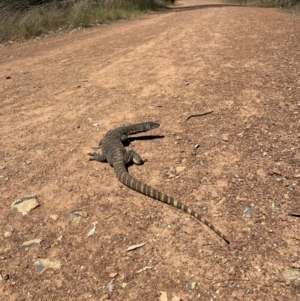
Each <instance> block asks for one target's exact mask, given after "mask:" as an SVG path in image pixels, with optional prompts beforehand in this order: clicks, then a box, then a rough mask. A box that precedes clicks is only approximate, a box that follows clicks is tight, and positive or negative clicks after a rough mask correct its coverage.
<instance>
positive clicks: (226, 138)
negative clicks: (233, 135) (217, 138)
mask: <svg viewBox="0 0 300 301" xmlns="http://www.w3.org/2000/svg"><path fill="white" fill-rule="evenodd" d="M221 139H222V140H223V141H228V140H229V135H228V134H223V135H222V136H221Z"/></svg>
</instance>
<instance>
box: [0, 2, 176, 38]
mask: <svg viewBox="0 0 300 301" xmlns="http://www.w3.org/2000/svg"><path fill="white" fill-rule="evenodd" d="M168 2H172V1H169V0H0V42H2V43H3V42H6V41H9V40H20V39H27V38H31V37H36V36H40V35H43V34H51V33H54V32H60V31H65V30H71V29H73V28H80V27H89V26H93V25H97V24H103V23H109V22H112V21H116V20H120V19H128V18H131V17H134V16H137V15H140V14H143V13H147V12H149V11H155V10H158V9H161V8H164V7H166V5H167V4H168Z"/></svg>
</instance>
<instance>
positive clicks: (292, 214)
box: [289, 213, 300, 217]
mask: <svg viewBox="0 0 300 301" xmlns="http://www.w3.org/2000/svg"><path fill="white" fill-rule="evenodd" d="M289 215H291V216H294V217H300V213H289Z"/></svg>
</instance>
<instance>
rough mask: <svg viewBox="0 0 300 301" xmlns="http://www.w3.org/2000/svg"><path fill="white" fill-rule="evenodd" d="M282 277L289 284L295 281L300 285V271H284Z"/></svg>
mask: <svg viewBox="0 0 300 301" xmlns="http://www.w3.org/2000/svg"><path fill="white" fill-rule="evenodd" d="M282 276H283V278H284V279H285V280H286V281H287V282H288V283H290V282H291V281H293V282H294V283H296V284H297V285H299V284H300V271H299V270H295V269H293V270H290V269H287V270H284V271H283V272H282Z"/></svg>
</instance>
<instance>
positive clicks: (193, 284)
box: [186, 281, 197, 291]
mask: <svg viewBox="0 0 300 301" xmlns="http://www.w3.org/2000/svg"><path fill="white" fill-rule="evenodd" d="M196 286H197V282H195V281H191V282H189V283H188V284H187V285H186V287H187V289H188V290H189V291H193V290H195V288H196Z"/></svg>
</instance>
